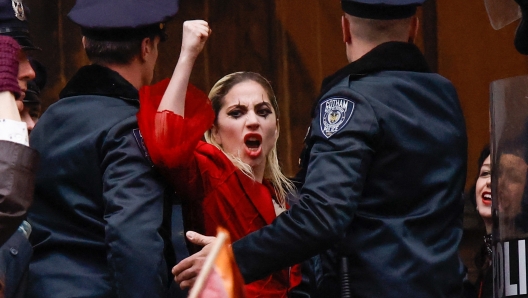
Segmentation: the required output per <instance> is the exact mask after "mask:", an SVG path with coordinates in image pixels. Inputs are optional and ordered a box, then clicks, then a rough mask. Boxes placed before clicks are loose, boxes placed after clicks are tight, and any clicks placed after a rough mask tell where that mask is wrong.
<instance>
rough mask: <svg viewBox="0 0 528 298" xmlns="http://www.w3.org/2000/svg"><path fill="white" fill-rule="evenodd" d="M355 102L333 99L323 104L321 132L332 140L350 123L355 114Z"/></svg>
mask: <svg viewBox="0 0 528 298" xmlns="http://www.w3.org/2000/svg"><path fill="white" fill-rule="evenodd" d="M354 106H355V104H354V102H353V101H351V100H350V99H346V98H343V97H331V98H328V99H325V100H324V101H323V102H321V106H320V107H319V108H320V113H321V114H320V126H321V132H322V133H323V134H324V135H325V136H326V138H330V137H331V136H332V135H334V134H335V133H336V132H338V131H340V130H341V129H342V128H343V127H345V125H346V124H347V123H348V121H349V120H350V118H351V117H352V113H353V112H354Z"/></svg>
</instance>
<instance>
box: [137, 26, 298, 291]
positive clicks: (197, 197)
mask: <svg viewBox="0 0 528 298" xmlns="http://www.w3.org/2000/svg"><path fill="white" fill-rule="evenodd" d="M210 32H211V31H210V29H209V26H208V24H207V22H205V21H201V20H195V21H187V22H185V23H184V25H183V41H182V51H181V54H180V57H179V60H178V64H177V65H176V68H175V70H174V74H173V76H172V79H171V80H170V82H168V80H165V81H163V82H161V83H160V84H158V85H155V86H149V87H145V88H143V89H142V90H141V92H140V102H141V107H140V112H139V114H138V121H139V127H140V130H141V132H142V134H143V136H144V139H145V145H146V146H147V149H148V151H149V154H150V156H151V158H152V160H153V162H154V164H156V165H157V166H159V167H161V168H162V169H163V172H164V173H165V174H166V176H167V177H169V178H170V181H171V182H172V183H173V184H174V185H175V188H176V189H177V190H178V191H179V194H180V195H181V196H182V200H183V204H184V205H183V206H184V209H183V213H184V215H185V218H186V222H185V227H186V229H192V230H196V231H200V232H201V233H204V234H205V235H210V236H214V235H216V232H217V227H218V226H221V227H224V228H226V229H227V231H229V233H230V236H231V239H233V240H237V239H240V238H241V237H243V236H245V235H247V234H248V233H250V232H252V231H256V230H258V229H259V228H261V227H263V226H265V225H267V224H270V223H271V222H272V221H273V220H274V219H275V217H276V216H277V215H279V214H280V213H282V212H284V211H285V210H286V208H287V204H286V196H287V193H288V192H289V191H291V190H292V187H293V186H292V185H291V183H290V182H289V181H288V180H287V179H286V177H285V176H284V175H283V174H282V173H281V171H280V167H279V163H278V159H277V148H276V145H277V139H278V136H279V123H278V121H279V110H278V104H277V99H276V98H275V94H274V93H273V89H272V88H271V85H270V83H269V82H268V81H267V80H266V79H265V78H263V77H262V76H261V75H259V74H257V73H253V72H236V73H232V74H228V75H226V76H224V77H223V78H221V79H220V80H219V81H218V82H217V83H216V84H215V85H214V86H213V88H212V89H211V91H210V93H209V98H210V100H209V99H208V98H207V96H205V94H201V92H199V91H197V90H195V88H193V87H192V86H189V88H188V82H189V76H190V73H191V70H192V67H193V64H194V61H195V59H196V57H197V56H198V54H199V53H200V52H201V50H202V48H203V46H204V44H205V42H206V40H207V38H208V36H209V34H210ZM204 133H205V140H206V142H204V141H202V140H201V139H202V138H203V136H204ZM299 282H300V270H299V268H298V266H295V267H294V268H293V270H292V269H291V268H289V269H284V270H278V271H276V272H273V273H271V274H270V275H269V276H265V277H263V278H262V279H260V280H256V281H254V282H252V283H250V284H248V285H246V286H245V290H246V297H277V298H278V297H288V293H289V291H290V289H291V288H293V287H294V286H296V285H297V284H298V283H299Z"/></svg>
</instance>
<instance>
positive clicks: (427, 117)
mask: <svg viewBox="0 0 528 298" xmlns="http://www.w3.org/2000/svg"><path fill="white" fill-rule="evenodd" d="M422 2H423V0H342V1H341V4H342V8H343V10H344V15H343V16H342V18H341V31H342V36H343V41H344V43H345V49H346V55H347V58H348V61H349V62H350V64H349V65H347V66H345V67H344V68H342V69H340V70H338V71H337V72H336V73H335V74H334V75H332V76H330V77H328V78H327V79H325V80H324V81H323V87H322V90H321V95H320V97H319V98H318V101H317V103H316V105H315V106H314V109H313V114H312V117H313V121H312V124H311V129H310V131H309V133H308V135H307V138H306V145H307V149H306V150H305V152H306V154H305V155H304V156H302V157H301V158H302V161H303V165H304V166H305V169H306V174H305V176H304V179H302V180H303V181H304V185H303V186H302V188H301V189H300V196H301V198H300V200H299V203H298V204H295V205H292V206H291V208H290V209H289V210H288V211H287V212H283V213H282V214H280V215H279V216H277V218H276V219H275V220H274V221H273V222H272V223H271V224H269V225H266V226H264V227H263V228H261V229H259V230H258V231H255V232H252V233H250V234H249V235H247V236H245V237H243V238H241V239H239V240H238V241H235V242H233V244H232V248H233V252H234V256H235V259H236V262H237V264H238V266H239V268H240V271H241V273H242V276H243V277H244V280H245V282H246V283H250V282H253V281H255V280H258V279H260V278H262V277H264V276H267V275H269V274H270V273H271V272H275V271H277V270H281V269H284V268H287V267H288V266H291V265H292V264H296V263H299V262H301V261H303V260H305V259H307V258H310V257H312V256H314V255H316V254H319V253H322V252H324V251H326V250H328V249H332V250H333V251H334V252H335V253H336V255H337V257H336V258H335V259H334V260H333V261H334V262H333V264H332V265H333V268H334V270H335V271H336V272H338V276H337V278H334V279H330V278H329V279H327V280H325V281H324V282H323V283H324V285H322V288H323V289H325V290H326V291H322V292H321V293H320V296H321V297H355V298H363V297H409V296H412V297H421V298H428V297H431V298H432V297H435V298H439V297H445V298H448V297H449V298H452V297H460V296H461V295H462V293H463V292H462V291H463V285H462V281H463V264H462V262H461V260H460V258H459V254H458V246H459V243H460V239H461V237H462V213H463V191H464V185H465V179H466V167H467V136H466V127H465V122H464V116H463V113H462V109H461V107H460V103H459V100H458V96H457V93H456V90H455V88H454V86H453V85H452V83H451V82H449V81H448V80H447V79H445V78H444V77H442V76H440V75H438V74H436V73H432V72H431V71H430V70H429V67H428V66H427V63H426V61H425V58H424V56H423V54H422V53H421V52H420V50H419V48H418V47H416V46H415V45H414V44H413V40H414V38H415V37H416V35H417V30H418V18H417V17H416V15H415V14H416V7H417V6H418V5H419V4H421V3H422ZM188 234H189V235H188V237H189V238H191V239H192V240H191V241H193V242H195V243H204V244H205V243H209V244H208V245H207V246H206V247H204V248H203V249H202V250H201V251H200V252H198V253H196V254H194V255H193V256H191V257H189V258H187V259H185V260H183V261H181V262H180V263H179V264H178V265H176V266H175V267H174V268H173V273H174V274H175V276H176V281H178V282H180V286H182V287H190V286H192V285H193V282H194V281H195V278H196V274H197V273H198V272H199V270H200V268H201V266H202V264H203V260H204V258H205V257H206V256H207V254H208V252H209V251H210V249H211V246H212V245H211V242H214V240H213V239H210V238H204V236H200V235H199V234H198V233H189V232H188Z"/></svg>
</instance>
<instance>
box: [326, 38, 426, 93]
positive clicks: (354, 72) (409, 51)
mask: <svg viewBox="0 0 528 298" xmlns="http://www.w3.org/2000/svg"><path fill="white" fill-rule="evenodd" d="M386 70H399V71H413V72H431V71H430V70H429V66H428V65H427V61H426V60H425V57H424V56H423V54H422V52H421V51H420V49H419V48H418V47H416V46H415V45H414V44H411V43H406V42H396V41H391V42H386V43H382V44H380V45H379V46H377V47H375V48H374V49H372V50H371V51H370V52H368V53H366V54H365V55H363V57H361V58H359V59H358V60H356V61H354V62H352V63H350V64H348V65H347V66H345V67H343V68H341V69H340V70H338V71H337V72H336V73H334V74H333V75H331V76H329V77H327V78H325V79H324V80H323V84H322V87H321V95H324V94H325V93H326V92H328V91H329V90H330V89H331V88H332V87H333V86H334V85H336V84H337V83H338V82H340V81H341V80H343V79H344V78H346V77H347V76H350V79H351V80H353V79H359V78H361V77H364V76H367V75H369V74H372V73H376V72H380V71H386Z"/></svg>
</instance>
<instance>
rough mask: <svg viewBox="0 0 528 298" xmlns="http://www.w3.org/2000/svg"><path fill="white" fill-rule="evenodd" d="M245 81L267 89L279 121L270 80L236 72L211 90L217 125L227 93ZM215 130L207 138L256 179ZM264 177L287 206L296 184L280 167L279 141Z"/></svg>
mask: <svg viewBox="0 0 528 298" xmlns="http://www.w3.org/2000/svg"><path fill="white" fill-rule="evenodd" d="M245 81H254V82H256V83H258V84H259V85H261V86H262V88H264V90H265V91H266V94H267V95H268V98H269V100H270V102H271V105H272V107H273V110H275V113H276V115H277V119H276V120H277V122H278V121H279V105H278V104H277V99H276V97H275V93H274V92H273V88H272V87H271V84H270V83H269V81H268V80H266V79H265V78H264V77H263V76H261V75H260V74H258V73H255V72H245V71H241V72H235V73H231V74H228V75H226V76H224V77H223V78H221V79H220V80H219V81H218V82H216V84H215V85H214V86H213V88H212V89H211V91H210V92H209V99H210V100H211V104H212V106H213V110H214V112H215V125H217V124H218V123H217V119H218V113H219V111H220V109H221V108H222V105H223V104H224V97H225V96H226V94H227V93H229V91H230V90H231V88H233V87H234V86H235V85H237V84H239V83H242V82H245ZM212 135H213V132H212V128H210V129H209V130H208V131H206V132H205V140H206V141H207V142H208V143H210V144H213V145H214V146H216V147H217V148H218V149H220V150H221V151H222V152H224V154H225V155H226V156H227V157H228V158H229V159H230V160H231V161H232V162H233V164H234V165H235V166H236V167H237V168H239V169H240V170H241V171H242V172H243V173H244V174H246V175H247V176H249V177H251V178H252V179H255V176H254V175H253V170H252V169H251V166H250V165H248V164H247V163H245V162H243V161H242V160H241V159H240V158H239V157H237V156H234V155H232V154H229V153H227V152H225V151H224V149H223V148H222V146H220V145H219V144H218V143H217V142H216V141H215V139H214V138H213V136H212ZM264 179H267V180H268V181H270V182H271V184H272V185H273V188H274V189H275V193H276V195H277V200H278V203H279V205H281V206H282V207H285V206H286V196H287V195H288V192H290V191H292V190H293V188H294V186H293V184H292V182H291V181H290V180H289V179H288V178H286V176H284V174H283V173H282V171H281V169H280V165H279V159H278V156H277V142H275V145H274V146H273V148H272V149H271V150H270V152H269V153H268V155H267V156H266V166H265V168H264Z"/></svg>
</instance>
